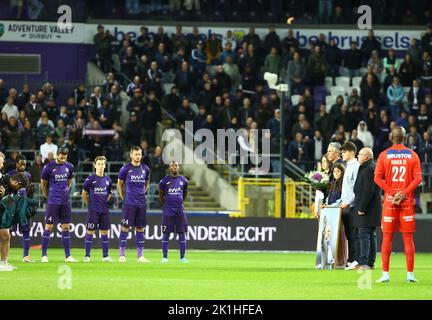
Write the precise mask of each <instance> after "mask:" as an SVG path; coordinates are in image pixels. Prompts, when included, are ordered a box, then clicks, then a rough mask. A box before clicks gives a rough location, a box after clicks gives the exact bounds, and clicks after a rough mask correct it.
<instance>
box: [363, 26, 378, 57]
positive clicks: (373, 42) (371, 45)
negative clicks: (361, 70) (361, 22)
mask: <svg viewBox="0 0 432 320" xmlns="http://www.w3.org/2000/svg"><path fill="white" fill-rule="evenodd" d="M362 51H363V58H364V62H365V64H366V62H367V61H369V59H370V58H371V54H372V52H373V51H376V52H377V54H378V55H379V53H380V52H381V43H380V42H379V41H378V39H377V38H376V37H375V35H374V32H373V30H369V32H368V36H367V38H366V39H365V40H364V41H363V44H362Z"/></svg>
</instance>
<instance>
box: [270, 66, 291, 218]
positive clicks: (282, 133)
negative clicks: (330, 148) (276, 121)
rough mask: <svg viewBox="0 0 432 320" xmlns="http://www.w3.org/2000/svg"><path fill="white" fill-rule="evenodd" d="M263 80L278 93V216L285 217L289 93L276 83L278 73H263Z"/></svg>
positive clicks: (283, 85) (284, 86) (282, 84)
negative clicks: (279, 123) (287, 105)
mask: <svg viewBox="0 0 432 320" xmlns="http://www.w3.org/2000/svg"><path fill="white" fill-rule="evenodd" d="M264 80H265V81H267V84H268V86H269V88H270V89H273V90H276V91H278V92H279V94H280V107H279V110H280V113H281V125H280V137H281V138H280V139H279V140H280V141H279V155H280V157H279V161H280V190H281V192H280V210H281V212H280V216H281V217H282V218H285V216H286V214H285V189H284V187H285V145H284V140H285V123H286V119H285V94H289V90H288V85H287V84H286V83H280V84H278V85H276V83H277V82H278V75H277V74H275V73H270V72H266V73H264Z"/></svg>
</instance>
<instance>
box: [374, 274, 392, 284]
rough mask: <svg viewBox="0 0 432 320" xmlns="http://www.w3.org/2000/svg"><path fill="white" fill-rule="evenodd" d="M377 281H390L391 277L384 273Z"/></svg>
mask: <svg viewBox="0 0 432 320" xmlns="http://www.w3.org/2000/svg"><path fill="white" fill-rule="evenodd" d="M376 282H378V283H385V282H390V277H389V276H386V275H382V276H381V278H379V279H378V280H377V281H376Z"/></svg>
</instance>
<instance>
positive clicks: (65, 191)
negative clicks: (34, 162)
mask: <svg viewBox="0 0 432 320" xmlns="http://www.w3.org/2000/svg"><path fill="white" fill-rule="evenodd" d="M72 177H73V164H72V163H69V162H65V163H64V164H58V163H57V162H56V161H55V160H53V161H51V162H48V163H47V164H46V165H45V166H44V167H43V169H42V173H41V179H42V180H47V181H48V203H49V204H65V203H69V184H68V181H69V179H72Z"/></svg>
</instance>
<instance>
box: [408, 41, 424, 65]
mask: <svg viewBox="0 0 432 320" xmlns="http://www.w3.org/2000/svg"><path fill="white" fill-rule="evenodd" d="M406 54H409V55H410V56H411V58H412V61H413V63H414V65H415V67H416V69H417V70H420V68H421V65H422V52H421V50H420V49H419V48H418V46H417V39H416V38H412V39H411V41H410V47H409V48H408V50H407V51H406Z"/></svg>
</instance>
